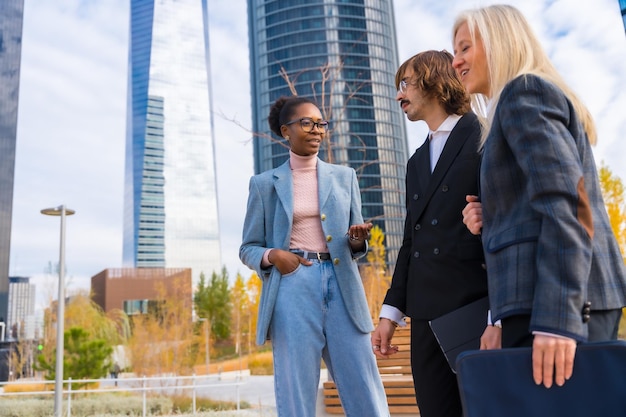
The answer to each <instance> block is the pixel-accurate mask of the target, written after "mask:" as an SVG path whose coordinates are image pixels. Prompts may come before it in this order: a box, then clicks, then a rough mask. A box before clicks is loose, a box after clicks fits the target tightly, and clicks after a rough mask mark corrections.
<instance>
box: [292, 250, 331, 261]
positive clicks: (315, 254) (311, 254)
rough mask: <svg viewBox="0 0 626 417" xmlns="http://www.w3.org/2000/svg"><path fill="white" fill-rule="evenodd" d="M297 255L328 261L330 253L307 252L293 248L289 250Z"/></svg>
mask: <svg viewBox="0 0 626 417" xmlns="http://www.w3.org/2000/svg"><path fill="white" fill-rule="evenodd" d="M291 252H293V253H295V254H296V255H298V256H302V257H303V258H305V259H317V260H318V261H330V253H328V252H307V251H300V250H294V251H291Z"/></svg>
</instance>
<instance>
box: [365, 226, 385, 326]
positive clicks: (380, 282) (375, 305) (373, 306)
mask: <svg viewBox="0 0 626 417" xmlns="http://www.w3.org/2000/svg"><path fill="white" fill-rule="evenodd" d="M368 243H369V252H368V253H367V255H366V259H367V263H366V264H363V265H362V266H361V268H360V269H361V270H360V272H361V277H362V278H363V286H364V287H365V295H366V297H367V304H368V306H369V309H370V314H371V316H372V318H378V313H379V312H380V307H381V306H382V305H383V301H384V299H385V295H386V294H387V289H388V288H389V285H390V283H391V276H390V275H389V272H388V270H387V263H386V261H385V259H386V253H385V234H384V233H383V231H382V229H381V228H380V227H379V226H374V227H372V230H371V231H370V239H369V241H368Z"/></svg>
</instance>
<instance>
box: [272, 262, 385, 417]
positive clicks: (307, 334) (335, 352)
mask: <svg viewBox="0 0 626 417" xmlns="http://www.w3.org/2000/svg"><path fill="white" fill-rule="evenodd" d="M359 279H360V278H359ZM363 302H366V301H365V300H363ZM270 337H271V339H272V347H273V354H274V391H275V395H276V407H277V410H278V416H279V417H315V405H316V400H317V391H318V386H319V376H320V367H321V360H322V359H324V362H325V363H326V367H327V368H328V371H329V372H330V374H331V375H332V377H333V380H334V381H335V384H336V385H337V388H338V391H339V397H340V398H341V404H342V405H343V408H344V411H345V412H346V416H347V417H386V416H389V410H388V407H387V398H386V396H385V391H384V388H383V385H382V382H381V380H380V375H379V373H378V368H377V366H376V359H375V356H374V354H373V352H372V346H371V343H370V335H369V334H368V333H362V332H360V331H359V330H357V328H356V327H355V326H354V324H353V323H352V320H351V319H350V317H349V315H348V312H347V310H346V307H345V305H344V302H343V299H342V297H341V293H340V292H339V287H338V286H337V279H336V277H335V272H334V270H333V265H332V262H331V261H321V262H320V261H317V260H314V261H313V265H311V266H305V265H300V266H298V268H297V269H296V270H295V271H294V272H292V273H290V274H287V275H284V276H283V277H282V279H281V282H280V289H279V291H278V298H277V300H276V305H275V308H274V312H273V315H272V322H271V325H270Z"/></svg>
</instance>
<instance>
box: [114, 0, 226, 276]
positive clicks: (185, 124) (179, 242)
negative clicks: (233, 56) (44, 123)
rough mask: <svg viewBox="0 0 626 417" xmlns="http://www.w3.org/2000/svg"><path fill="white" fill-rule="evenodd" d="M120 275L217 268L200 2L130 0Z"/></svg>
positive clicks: (205, 43) (204, 24)
mask: <svg viewBox="0 0 626 417" xmlns="http://www.w3.org/2000/svg"><path fill="white" fill-rule="evenodd" d="M130 7H131V13H130V45H129V60H128V62H129V76H128V104H127V106H128V107H127V128H126V167H125V170H126V175H125V190H124V191H125V194H124V245H123V254H124V255H123V256H124V266H126V267H138V268H142V267H145V268H191V269H192V274H193V278H194V282H197V279H198V278H199V276H200V274H201V273H204V274H205V276H206V277H207V279H208V278H209V277H210V276H211V274H212V273H213V272H214V271H215V272H219V271H220V270H221V268H222V266H221V254H220V240H219V237H220V236H219V225H218V210H217V190H216V178H215V149H214V142H213V132H212V130H213V129H212V120H211V102H210V100H211V94H210V81H209V80H210V73H209V68H210V65H209V32H208V14H207V13H208V9H207V0H158V1H157V0H131V2H130Z"/></svg>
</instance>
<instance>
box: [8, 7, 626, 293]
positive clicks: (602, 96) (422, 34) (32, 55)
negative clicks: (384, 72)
mask: <svg viewBox="0 0 626 417" xmlns="http://www.w3.org/2000/svg"><path fill="white" fill-rule="evenodd" d="M496 2H499V1H478V0H475V1H469V2H468V1H461V0H457V1H445V2H444V1H440V0H420V1H419V2H416V1H409V0H395V1H394V8H395V17H396V25H397V40H398V48H399V59H400V60H401V61H404V60H405V59H407V58H409V57H410V56H412V55H413V54H415V53H417V52H419V51H422V50H424V49H447V50H451V49H452V48H451V34H450V29H451V26H452V23H453V20H454V17H455V16H456V14H457V13H458V12H459V11H460V10H462V9H465V8H467V7H475V6H481V5H485V4H491V3H496ZM510 3H512V4H515V5H516V6H517V7H519V8H520V9H521V10H522V11H523V12H524V13H525V14H526V16H527V17H528V19H529V21H530V23H531V25H532V26H533V27H534V28H535V30H536V31H537V33H538V36H539V38H540V39H541V41H542V42H543V43H544V45H545V47H546V49H547V50H548V51H549V53H550V55H551V57H552V59H553V60H554V63H555V65H556V66H557V68H558V69H559V71H561V73H562V74H563V76H564V77H565V78H566V79H567V80H568V82H570V83H571V85H572V87H573V88H574V90H575V91H576V92H577V93H578V94H580V95H581V97H582V98H583V99H584V100H585V102H586V103H587V104H588V106H589V108H590V110H591V111H592V113H593V114H594V116H595V117H596V121H597V124H598V128H599V133H600V142H599V145H598V146H597V148H596V150H595V152H596V156H597V159H598V162H599V161H600V160H603V161H605V162H606V163H607V164H608V165H609V167H610V168H611V169H612V170H613V171H614V172H615V173H616V174H617V175H619V176H620V177H621V178H622V179H624V180H626V166H625V165H624V164H622V163H621V160H622V159H623V155H624V154H625V151H626V149H625V147H626V141H623V140H620V138H621V136H622V134H623V133H622V132H624V131H626V114H625V113H624V110H623V109H624V108H626V88H625V86H626V37H625V36H624V29H623V27H622V21H621V16H620V14H619V7H618V4H617V3H618V2H617V1H616V0H597V1H594V2H586V1H583V0H577V1H572V0H551V1H547V0H542V1H540V0H527V1H521V0H520V1H512V2H510ZM25 8H26V10H25V21H24V38H23V50H22V59H23V63H22V70H21V71H22V72H21V91H20V110H19V126H18V145H17V146H18V148H17V161H16V184H15V193H14V212H13V215H14V219H13V235H12V252H11V274H12V275H24V276H35V277H36V281H37V282H42V283H43V282H48V283H47V284H45V286H46V287H49V286H50V285H52V284H50V283H49V281H50V275H46V274H43V270H44V268H45V267H46V266H47V264H48V262H50V261H52V262H56V261H57V260H58V241H59V222H58V219H54V218H49V217H44V216H42V215H41V214H39V210H40V209H42V208H44V207H49V206H56V205H60V204H62V203H63V204H66V205H67V206H68V207H71V208H73V209H75V210H76V211H77V214H76V215H75V216H72V217H71V218H68V221H67V253H66V258H67V267H68V281H70V282H71V284H70V285H71V287H74V288H78V287H87V286H88V285H89V277H90V276H92V275H95V274H96V273H98V272H100V271H101V270H102V269H104V268H115V267H119V266H121V247H122V210H123V208H122V207H123V177H124V145H125V143H124V142H125V128H126V79H127V75H126V71H127V55H128V50H127V43H128V16H129V4H128V1H127V0H92V1H89V2H85V1H81V0H55V1H54V2H50V1H46V0H29V1H27V2H25ZM209 16H210V40H211V64H212V82H213V105H214V111H215V112H216V117H215V119H214V123H215V136H216V155H217V161H216V165H217V175H218V193H219V194H218V199H219V209H220V232H221V239H222V257H223V259H222V260H223V263H224V264H225V265H226V267H227V269H228V270H229V273H230V276H231V277H234V276H235V274H236V273H237V272H240V273H242V275H244V276H249V273H250V272H249V271H248V269H247V268H246V267H245V266H243V265H242V264H241V263H240V262H239V259H238V249H239V244H240V240H241V229H242V223H243V217H244V214H245V209H246V207H245V206H246V200H247V194H248V188H247V186H248V179H249V177H250V176H251V175H252V173H253V166H252V164H253V162H252V144H251V142H250V138H251V134H250V133H249V132H248V131H246V129H245V128H248V129H249V128H250V126H251V100H250V85H249V83H250V74H249V51H248V29H247V22H248V19H247V17H248V16H247V10H246V2H243V1H230V2H225V1H218V2H209ZM221 115H223V116H221ZM230 119H234V120H236V121H237V122H238V123H239V124H241V125H242V126H243V127H244V128H242V127H239V126H238V125H237V124H236V123H233V122H232V121H230ZM407 126H408V128H409V129H408V132H409V138H408V140H409V149H410V150H411V152H412V151H413V150H414V149H415V148H416V147H417V146H419V144H421V142H422V141H423V140H424V138H425V135H426V128H425V126H424V125H423V124H421V123H410V124H407ZM42 291H43V289H42ZM46 291H47V292H48V293H50V291H49V290H46Z"/></svg>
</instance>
